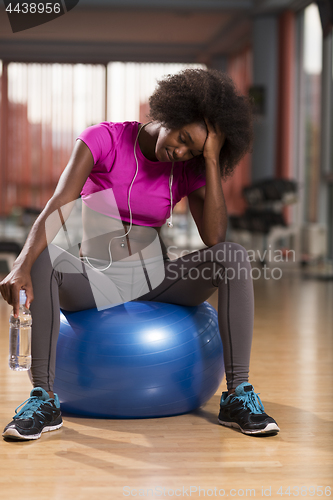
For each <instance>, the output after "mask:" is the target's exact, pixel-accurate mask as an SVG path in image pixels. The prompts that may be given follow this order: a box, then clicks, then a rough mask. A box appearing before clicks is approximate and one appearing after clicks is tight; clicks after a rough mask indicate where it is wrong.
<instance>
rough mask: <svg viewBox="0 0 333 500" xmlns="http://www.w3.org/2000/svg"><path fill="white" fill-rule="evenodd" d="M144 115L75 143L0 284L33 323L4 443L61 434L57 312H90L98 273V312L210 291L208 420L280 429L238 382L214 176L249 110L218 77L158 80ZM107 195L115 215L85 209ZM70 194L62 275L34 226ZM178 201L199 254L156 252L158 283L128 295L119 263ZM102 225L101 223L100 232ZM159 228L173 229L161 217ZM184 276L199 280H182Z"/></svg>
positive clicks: (243, 365) (233, 307) (234, 272)
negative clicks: (77, 225)
mask: <svg viewBox="0 0 333 500" xmlns="http://www.w3.org/2000/svg"><path fill="white" fill-rule="evenodd" d="M150 117H151V120H152V121H151V122H149V123H147V124H145V125H141V124H138V123H136V122H125V123H106V122H105V123H102V124H99V125H95V126H93V127H89V128H88V129H86V130H85V131H84V132H83V133H82V134H81V135H80V136H79V138H78V140H77V142H76V144H75V147H74V150H73V153H72V156H71V158H70V160H69V163H68V165H67V167H66V168H65V170H64V172H63V173H62V175H61V177H60V180H59V183H58V185H57V188H56V190H55V192H54V195H53V196H52V198H51V199H50V200H49V202H48V203H47V205H46V207H45V208H44V210H43V212H42V213H41V215H40V216H39V218H38V219H37V221H36V222H35V224H34V226H33V228H32V230H31V232H30V234H29V236H28V238H27V241H26V243H25V245H24V248H23V250H22V252H21V254H20V255H19V256H18V258H17V259H16V261H15V263H14V266H13V270H12V271H11V273H10V274H9V275H8V276H7V277H6V278H5V279H4V280H3V281H2V282H1V283H0V291H1V293H2V295H3V297H4V299H5V300H6V301H7V302H8V303H9V304H12V305H13V307H14V312H15V313H17V311H18V297H19V290H20V289H24V290H25V291H26V294H27V306H28V307H29V306H30V304H31V306H30V309H31V313H32V317H33V330H32V368H31V377H32V382H33V385H34V389H33V390H32V391H31V394H30V398H29V399H28V400H27V402H26V404H25V406H23V408H22V409H21V410H20V411H19V412H18V413H17V414H16V415H15V417H14V418H13V420H12V422H10V423H9V424H8V425H7V426H6V427H5V430H4V432H3V436H4V437H6V438H13V439H37V438H39V437H40V436H41V433H42V432H45V431H50V430H55V429H58V428H60V427H61V425H62V419H61V413H60V405H59V399H58V396H57V395H56V394H54V393H53V380H54V372H55V351H56V343H57V338H58V333H59V308H60V307H61V308H63V309H65V310H70V311H77V310H82V309H88V308H92V307H96V306H99V304H98V300H99V299H98V298H97V297H96V295H95V296H94V294H93V292H92V287H91V286H90V282H91V280H90V278H91V279H94V277H95V276H96V275H97V274H99V275H101V276H108V278H110V280H109V281H110V283H111V284H112V287H111V288H112V293H111V295H110V296H109V298H108V301H109V304H108V306H109V307H111V306H112V304H113V305H114V304H115V303H119V302H122V301H123V302H124V301H126V300H138V299H139V300H156V301H159V302H170V303H174V304H181V305H187V306H192V305H198V304H200V303H201V302H203V301H204V300H206V299H207V298H209V296H210V295H211V294H212V293H213V292H214V291H215V290H216V289H218V318H219V328H220V333H221V338H222V342H223V347H224V357H225V369H226V382H227V391H225V392H223V393H222V396H221V405H220V413H219V417H218V421H219V423H221V424H222V425H225V426H229V427H236V428H239V429H240V430H241V431H242V432H243V433H245V434H251V435H252V434H253V435H256V434H264V435H265V434H266V435H267V434H276V433H277V432H278V431H279V428H278V426H277V424H276V422H275V421H274V420H273V418H271V417H269V416H268V415H267V414H266V413H265V412H264V408H263V406H262V403H261V401H260V399H259V397H258V396H257V395H256V393H255V392H254V390H253V387H252V385H251V384H249V383H248V371H249V360H250V349H251V341H252V328H253V287H252V282H251V276H250V269H251V268H250V264H249V262H248V260H247V258H246V257H247V253H246V251H245V249H244V248H243V247H241V246H240V245H237V244H233V243H227V242H225V235H226V230H227V211H226V206H225V201H224V196H223V191H222V187H221V176H222V177H223V178H225V177H226V176H228V175H229V174H231V172H232V170H233V169H234V167H235V166H236V164H237V163H238V162H239V160H240V158H241V157H242V156H244V154H245V153H246V152H247V151H249V150H250V146H251V141H252V123H251V107H250V104H249V102H248V100H247V99H246V98H245V97H244V96H240V95H239V94H238V93H237V92H236V90H235V87H234V84H233V82H232V80H231V79H230V78H229V77H228V76H227V75H226V74H223V73H220V72H217V71H214V70H185V71H183V72H181V73H179V74H177V75H173V76H172V75H171V76H168V77H167V78H165V79H164V80H162V81H160V82H159V85H158V87H157V89H156V90H155V92H154V93H153V95H152V96H151V98H150ZM108 189H109V190H110V192H112V193H113V194H114V197H113V199H114V202H115V205H116V208H117V210H118V211H119V214H118V213H117V211H116V210H115V206H113V207H111V208H107V205H108V200H110V199H111V198H112V196H109V197H107V198H105V196H104V205H103V206H102V208H101V205H100V204H99V200H98V201H97V202H96V203H95V202H94V200H95V198H96V196H100V195H101V196H102V197H103V195H104V194H105V193H106V192H107V190H108ZM80 194H81V197H82V201H83V205H82V209H83V219H84V225H85V227H84V231H85V236H84V238H83V240H84V241H82V245H81V246H80V251H79V254H78V255H77V256H75V255H73V254H71V253H66V252H65V253H62V254H61V255H62V257H61V261H62V262H64V260H65V261H66V266H67V267H66V269H64V268H61V267H59V266H58V264H59V262H58V263H57V262H56V260H57V259H56V258H54V259H53V257H52V256H53V255H54V253H53V251H54V249H55V248H57V247H54V245H53V246H52V245H50V244H49V245H48V243H50V241H51V239H50V238H49V237H48V236H47V234H46V233H47V231H46V230H45V226H46V227H48V221H49V220H50V218H52V216H53V215H52V214H57V213H59V214H60V212H61V213H62V214H63V213H64V210H63V207H68V206H70V202H72V201H73V200H76V199H77V198H79V195H80ZM184 196H188V201H189V207H190V210H191V213H192V216H193V218H194V220H195V223H196V225H197V227H198V230H199V233H200V236H201V238H202V240H203V242H204V244H205V245H207V247H209V248H206V249H202V250H199V251H197V252H193V253H191V254H188V255H186V256H185V257H182V258H178V259H177V260H175V261H170V260H169V259H168V256H167V254H166V251H165V248H164V247H163V245H162V248H163V259H164V260H163V267H164V278H163V279H162V280H160V282H159V283H158V282H156V283H155V284H154V286H151V284H150V286H149V280H148V278H147V273H146V275H145V277H146V278H147V280H146V281H145V280H143V281H142V280H141V281H140V280H139V285H138V286H136V288H135V292H134V294H133V289H134V288H133V286H134V285H133V283H131V284H130V285H129V287H127V289H125V288H126V287H123V282H124V281H125V280H124V274H123V272H122V271H120V272H119V264H121V265H123V264H124V262H126V263H127V262H128V260H129V261H131V259H133V258H134V257H133V256H134V254H139V253H140V248H143V247H145V248H147V247H151V245H150V243H152V242H153V241H154V237H152V236H151V235H152V232H153V233H154V234H156V232H157V234H159V231H160V227H161V226H162V224H163V223H164V222H166V220H167V219H168V216H171V214H172V208H173V206H174V204H175V203H177V202H178V201H179V200H180V199H181V198H182V197H184ZM94 197H95V198H94ZM92 200H93V202H92ZM95 201H96V200H95ZM132 212H133V213H132ZM64 217H66V215H64ZM91 217H93V218H91ZM94 217H96V218H94ZM52 220H53V219H52ZM107 220H108V221H111V225H110V226H109V227H108V229H107V231H106V230H105V222H106V221H107ZM168 222H169V225H170V226H172V221H171V219H170V217H169V219H168ZM117 224H118V225H117ZM119 224H120V227H119ZM53 229H55V228H52V230H53ZM56 229H59V227H57V228H56ZM51 232H52V231H51ZM54 232H56V231H54ZM129 236H130V237H131V238H132V239H131V240H130V238H129ZM133 246H134V248H133ZM72 253H73V252H72ZM153 254H154V255H150V256H148V260H149V259H151V260H152V261H154V262H155V261H156V259H158V255H157V254H156V252H153ZM64 255H65V259H64ZM154 259H155V260H154ZM149 262H150V261H149ZM131 265H134V264H133V262H132V261H131ZM117 266H118V268H117ZM194 268H196V269H197V270H198V271H199V273H198V272H197V273H196V279H195V280H193V279H192V280H190V279H188V278H189V276H190V273H191V270H193V269H194ZM117 269H118V274H117ZM120 269H123V268H120ZM97 270H99V271H98V272H97ZM108 273H109V274H108ZM103 279H104V278H103ZM147 283H148V286H147ZM135 285H137V282H136V283H135ZM128 290H130V293H131V294H132V295H128ZM112 294H114V295H112ZM102 295H103V297H104V296H105V294H104V290H103V294H102ZM110 297H111V298H110ZM112 297H115V298H112ZM101 307H106V306H105V304H102V306H101ZM22 404H23V403H22Z"/></svg>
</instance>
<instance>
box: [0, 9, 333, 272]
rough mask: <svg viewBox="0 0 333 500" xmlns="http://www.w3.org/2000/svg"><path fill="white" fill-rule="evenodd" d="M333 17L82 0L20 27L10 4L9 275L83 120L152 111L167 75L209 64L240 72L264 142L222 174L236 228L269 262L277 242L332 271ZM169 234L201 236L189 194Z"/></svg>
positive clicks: (4, 243)
mask: <svg viewBox="0 0 333 500" xmlns="http://www.w3.org/2000/svg"><path fill="white" fill-rule="evenodd" d="M332 23H333V1H332V0H318V1H317V2H311V1H307V0H158V1H156V0H155V1H153V0H80V2H79V4H78V6H77V7H75V9H73V10H71V11H70V12H67V14H66V15H64V16H62V17H60V18H58V19H55V20H54V21H51V22H49V23H47V24H44V25H41V26H37V27H35V28H31V29H27V30H24V31H21V32H18V33H14V34H13V33H12V31H11V27H10V24H9V21H8V18H7V16H6V13H5V10H4V5H3V4H1V5H0V94H1V120H0V144H1V150H0V273H2V274H3V273H7V272H8V271H9V269H10V267H11V265H12V263H13V261H14V259H15V257H16V255H17V253H18V252H19V251H20V248H21V247H22V245H23V243H24V241H25V238H26V236H27V234H28V231H29V229H30V227H31V225H32V224H33V222H34V220H35V219H36V217H37V216H38V214H39V213H40V211H41V210H42V208H43V207H44V206H45V204H46V202H47V200H48V199H49V198H50V197H51V195H52V193H53V191H54V188H55V186H56V183H57V181H58V179H59V176H60V174H61V172H62V170H63V169H64V168H65V166H66V163H67V161H68V159H69V156H70V153H71V151H72V148H73V145H74V142H75V139H76V137H77V136H78V134H79V133H80V132H81V131H82V130H83V129H84V128H86V127H88V126H89V125H92V124H94V123H98V122H101V121H104V120H108V121H124V120H130V121H131V120H137V121H141V122H147V121H148V118H147V115H148V113H149V106H148V98H149V95H150V94H151V93H152V91H153V90H154V88H155V85H156V81H157V80H158V79H159V78H161V77H163V76H164V75H166V74H170V73H176V72H178V71H180V70H181V69H184V68H187V67H204V68H205V67H210V68H217V69H220V70H222V71H226V72H227V73H229V74H230V76H231V77H232V78H233V80H234V82H235V84H236V86H237V88H238V89H239V91H240V92H241V93H243V94H246V95H251V96H252V98H253V102H254V111H255V123H254V135H255V140H254V145H253V151H252V153H251V154H248V155H247V156H246V157H245V158H243V160H242V161H241V162H240V164H239V165H238V167H237V169H236V171H235V173H234V175H233V176H232V178H230V179H228V180H227V181H226V182H223V189H224V193H225V197H226V202H227V207H228V213H229V226H228V235H227V238H228V239H229V240H232V241H237V242H239V243H241V244H242V245H244V246H245V247H246V248H247V249H252V250H254V251H255V252H258V253H257V254H256V260H259V264H260V265H263V264H268V265H269V263H270V262H269V261H270V260H271V259H270V257H269V255H268V254H267V253H266V255H265V253H264V252H265V250H266V251H267V250H271V251H273V252H274V251H276V250H279V251H280V253H281V255H282V256H283V258H284V259H285V260H286V261H288V260H289V263H290V264H291V263H292V265H294V266H298V267H300V268H301V269H302V270H303V271H304V272H305V271H306V272H312V273H313V275H314V276H318V277H324V278H328V279H331V278H332V277H333V270H332V261H333V232H332V225H333V224H332V218H333V148H332V139H331V137H332V127H333V124H332V116H333V112H332V111H333V104H332V102H333V101H332V98H333V97H332V93H333V76H332V75H333V73H332V53H333V51H332V43H333V41H332ZM164 238H165V240H166V243H167V244H168V245H174V246H176V247H177V252H178V253H179V251H181V250H183V251H191V250H193V249H196V248H200V247H201V246H202V243H201V241H200V238H199V235H198V233H197V230H196V228H195V226H194V222H193V220H192V218H191V216H190V214H189V211H188V206H187V202H186V200H185V199H184V200H182V201H181V202H180V203H179V204H178V205H177V206H176V209H175V226H174V228H173V230H170V229H167V228H165V229H164ZM290 251H292V252H293V253H290ZM258 256H259V257H258ZM288 256H289V259H288Z"/></svg>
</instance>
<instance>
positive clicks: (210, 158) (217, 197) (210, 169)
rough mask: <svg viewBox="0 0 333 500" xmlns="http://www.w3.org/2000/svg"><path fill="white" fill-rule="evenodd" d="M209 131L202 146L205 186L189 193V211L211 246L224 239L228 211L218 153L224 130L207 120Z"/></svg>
mask: <svg viewBox="0 0 333 500" xmlns="http://www.w3.org/2000/svg"><path fill="white" fill-rule="evenodd" d="M206 125H207V130H208V135H207V139H206V142H205V146H204V152H203V155H204V158H205V164H206V186H203V187H201V188H199V189H196V190H195V191H193V192H192V193H190V194H189V196H188V200H189V206H190V211H191V214H192V216H193V218H194V220H195V223H196V225H197V227H198V230H199V234H200V236H201V238H202V241H203V242H204V243H205V245H207V246H213V245H216V244H217V243H220V242H221V241H225V236H226V232H227V224H228V215H227V208H226V204H225V200H224V195H223V190H222V184H221V174H220V165H219V155H220V151H221V148H222V146H223V144H224V141H225V134H224V133H223V132H221V131H220V130H215V129H214V127H213V126H212V125H211V124H210V123H208V122H207V121H206Z"/></svg>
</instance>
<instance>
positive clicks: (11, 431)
mask: <svg viewBox="0 0 333 500" xmlns="http://www.w3.org/2000/svg"><path fill="white" fill-rule="evenodd" d="M62 425H63V422H61V423H60V424H58V425H50V426H48V427H44V429H43V430H42V432H40V433H39V434H33V435H31V436H23V435H22V434H20V433H19V432H17V430H16V429H15V428H14V427H9V428H8V429H7V430H6V431H5V432H3V434H2V435H3V437H5V438H11V439H16V440H22V441H28V440H30V439H39V438H40V437H41V435H42V433H43V432H50V431H56V430H57V429H60V427H62Z"/></svg>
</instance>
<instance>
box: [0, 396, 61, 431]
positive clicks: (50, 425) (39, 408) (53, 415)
mask: <svg viewBox="0 0 333 500" xmlns="http://www.w3.org/2000/svg"><path fill="white" fill-rule="evenodd" d="M24 403H26V405H24ZM22 405H24V406H23V408H22V409H21V410H20V411H19V413H17V410H18V409H19V408H20V406H22ZM15 413H16V415H15V416H14V417H13V420H12V421H11V422H10V423H9V424H8V425H6V427H5V428H4V431H3V433H2V435H3V437H5V438H9V439H16V440H17V439H19V440H25V439H38V438H40V437H41V435H42V432H48V431H54V430H56V429H59V428H60V427H61V426H62V418H61V412H60V403H59V398H58V396H57V395H56V394H55V395H54V399H51V398H50V396H49V395H48V393H47V392H46V391H45V390H44V389H42V388H41V387H35V388H34V389H32V391H31V393H30V397H29V398H28V399H27V400H26V401H24V402H23V403H22V404H20V405H19V406H18V407H17V408H16V410H15Z"/></svg>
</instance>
